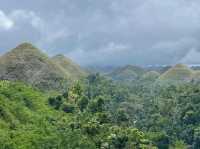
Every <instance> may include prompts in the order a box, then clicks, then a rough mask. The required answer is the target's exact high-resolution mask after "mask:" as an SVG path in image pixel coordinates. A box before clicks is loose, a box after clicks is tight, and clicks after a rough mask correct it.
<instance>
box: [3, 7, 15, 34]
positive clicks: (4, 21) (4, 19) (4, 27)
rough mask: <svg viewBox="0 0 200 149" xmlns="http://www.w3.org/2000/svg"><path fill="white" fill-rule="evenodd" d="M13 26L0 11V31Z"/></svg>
mask: <svg viewBox="0 0 200 149" xmlns="http://www.w3.org/2000/svg"><path fill="white" fill-rule="evenodd" d="M13 26H14V22H13V21H12V20H11V19H10V18H9V17H8V16H7V15H6V14H5V13H4V12H3V11H1V10H0V31H1V30H9V29H11V28H12V27H13Z"/></svg>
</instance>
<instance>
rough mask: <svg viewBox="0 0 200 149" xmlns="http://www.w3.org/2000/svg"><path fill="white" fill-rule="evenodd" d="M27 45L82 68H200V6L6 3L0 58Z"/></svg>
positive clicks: (164, 1) (173, 1)
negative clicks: (182, 65)
mask: <svg viewBox="0 0 200 149" xmlns="http://www.w3.org/2000/svg"><path fill="white" fill-rule="evenodd" d="M24 41H29V42H32V43H33V44H35V45H36V46H38V47H39V48H41V49H43V50H44V51H45V52H47V53H48V54H49V55H55V54H57V53H62V54H65V55H66V56H68V57H71V58H72V59H74V60H75V61H77V62H78V63H79V64H81V65H125V64H136V65H153V64H175V63H180V62H181V63H189V64H192V63H200V53H199V52H200V1H199V0H1V1H0V53H4V52H5V51H7V50H9V49H11V48H13V47H15V46H16V45H17V44H19V43H21V42H24Z"/></svg>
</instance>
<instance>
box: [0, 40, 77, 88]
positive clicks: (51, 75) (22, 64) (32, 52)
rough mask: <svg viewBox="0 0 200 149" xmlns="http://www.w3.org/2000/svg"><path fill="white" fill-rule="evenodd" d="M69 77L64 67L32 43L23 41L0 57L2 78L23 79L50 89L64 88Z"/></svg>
mask: <svg viewBox="0 0 200 149" xmlns="http://www.w3.org/2000/svg"><path fill="white" fill-rule="evenodd" d="M66 65H67V64H66ZM66 67H67V66H66ZM70 71H71V69H70ZM70 71H69V72H70ZM74 73H75V72H74ZM69 78H70V74H68V73H67V71H66V70H64V69H63V67H62V68H61V66H60V65H59V64H57V63H55V62H54V61H53V60H52V59H51V58H49V57H48V56H47V55H46V54H44V53H42V52H41V50H39V49H38V48H36V47H35V46H33V45H32V44H30V43H22V44H20V45H19V46H17V47H16V48H14V49H12V50H11V51H10V52H7V53H6V54H4V55H2V56H1V57H0V79H1V80H14V81H23V82H26V83H29V84H32V85H34V86H36V87H38V88H40V89H45V90H49V89H59V88H62V87H63V85H64V84H63V83H64V82H66V81H67V80H69Z"/></svg>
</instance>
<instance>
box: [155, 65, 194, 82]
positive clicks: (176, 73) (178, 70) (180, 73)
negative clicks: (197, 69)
mask: <svg viewBox="0 0 200 149" xmlns="http://www.w3.org/2000/svg"><path fill="white" fill-rule="evenodd" d="M193 73H194V72H193V70H192V69H190V68H189V67H188V66H187V65H183V64H177V65H175V66H174V67H172V68H170V69H169V70H168V71H166V72H165V73H163V74H162V75H161V76H160V77H159V80H174V81H190V80H192V78H193Z"/></svg>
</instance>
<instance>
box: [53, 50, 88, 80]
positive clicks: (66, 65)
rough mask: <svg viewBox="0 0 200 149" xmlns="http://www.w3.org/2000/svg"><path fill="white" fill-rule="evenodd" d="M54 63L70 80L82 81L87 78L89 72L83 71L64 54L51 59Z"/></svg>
mask: <svg viewBox="0 0 200 149" xmlns="http://www.w3.org/2000/svg"><path fill="white" fill-rule="evenodd" d="M51 59H52V61H53V62H54V63H56V64H57V65H59V67H60V68H61V69H62V71H64V72H65V73H66V74H67V75H68V76H69V77H70V78H73V79H76V80H77V79H80V78H81V77H85V76H87V75H88V74H87V72H86V71H85V70H83V69H82V68H81V67H80V66H79V65H78V64H76V63H74V62H73V61H72V60H71V59H69V58H67V57H65V56H64V55H62V54H59V55H56V56H54V57H52V58H51Z"/></svg>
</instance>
